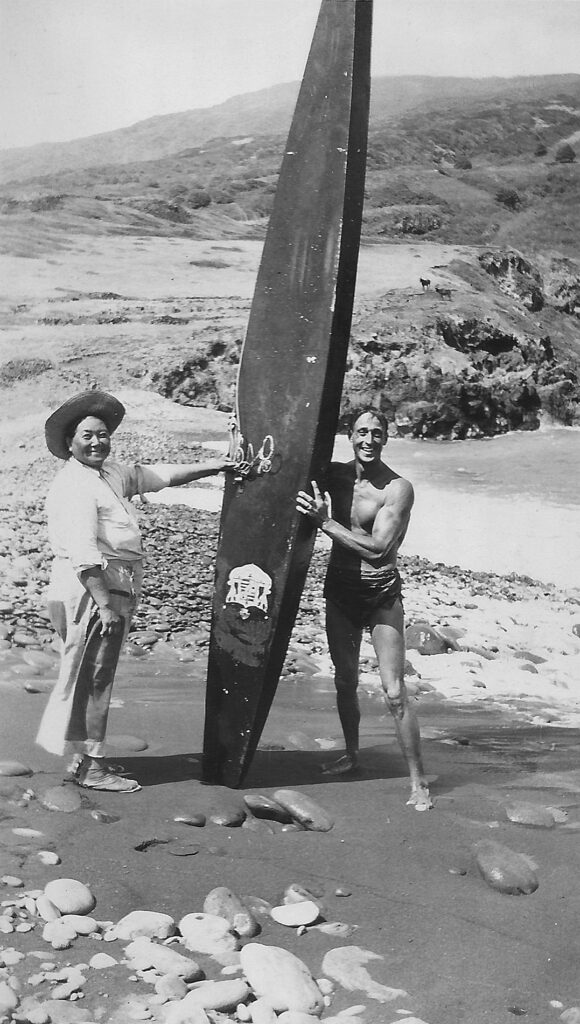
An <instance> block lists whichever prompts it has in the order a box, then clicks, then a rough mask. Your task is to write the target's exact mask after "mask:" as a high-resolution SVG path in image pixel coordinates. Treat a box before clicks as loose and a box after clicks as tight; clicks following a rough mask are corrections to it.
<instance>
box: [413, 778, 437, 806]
mask: <svg viewBox="0 0 580 1024" xmlns="http://www.w3.org/2000/svg"><path fill="white" fill-rule="evenodd" d="M407 807H414V808H415V810H416V811H430V810H431V808H432V807H433V801H432V799H431V796H430V794H429V787H428V785H427V783H426V782H419V783H416V784H415V785H414V786H413V787H412V789H411V796H410V797H409V799H408V800H407Z"/></svg>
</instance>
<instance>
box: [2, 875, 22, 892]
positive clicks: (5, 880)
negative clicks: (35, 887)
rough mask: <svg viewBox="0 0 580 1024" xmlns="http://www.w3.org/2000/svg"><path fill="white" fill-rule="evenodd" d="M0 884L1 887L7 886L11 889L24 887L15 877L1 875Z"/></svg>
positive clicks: (20, 880) (19, 879)
mask: <svg viewBox="0 0 580 1024" xmlns="http://www.w3.org/2000/svg"><path fill="white" fill-rule="evenodd" d="M0 882H2V884H3V885H9V886H10V887H11V888H12V889H19V888H20V887H21V886H23V885H24V882H23V881H22V879H21V878H18V876H17V875H2V878H0Z"/></svg>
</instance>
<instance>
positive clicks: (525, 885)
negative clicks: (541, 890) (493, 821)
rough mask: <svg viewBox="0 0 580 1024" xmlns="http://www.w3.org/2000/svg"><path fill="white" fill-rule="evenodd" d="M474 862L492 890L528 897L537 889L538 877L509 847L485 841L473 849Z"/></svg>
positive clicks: (520, 855) (521, 856)
mask: <svg viewBox="0 0 580 1024" xmlns="http://www.w3.org/2000/svg"><path fill="white" fill-rule="evenodd" d="M475 862H476V864H477V867H478V869H479V873H480V874H481V876H482V878H484V879H485V881H486V882H487V884H488V885H489V886H491V888H492V889H497V890H498V891H499V892H503V893H506V894H507V895H512V896H520V895H524V896H529V895H530V894H531V893H533V892H535V891H536V889H537V888H538V885H539V882H538V876H537V875H536V872H535V871H534V869H533V868H532V867H530V863H529V861H528V859H527V858H526V857H525V856H524V855H523V854H521V853H515V852H514V851H513V850H510V849H509V847H507V846H503V845H502V844H501V843H496V842H494V841H493V840H491V839H485V840H483V841H482V842H481V843H478V844H477V845H476V847H475Z"/></svg>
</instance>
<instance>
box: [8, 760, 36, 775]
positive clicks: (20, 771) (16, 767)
mask: <svg viewBox="0 0 580 1024" xmlns="http://www.w3.org/2000/svg"><path fill="white" fill-rule="evenodd" d="M0 775H32V769H31V768H28V767H27V765H25V764H22V763H21V762H20V761H0Z"/></svg>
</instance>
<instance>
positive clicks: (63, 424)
mask: <svg viewBox="0 0 580 1024" xmlns="http://www.w3.org/2000/svg"><path fill="white" fill-rule="evenodd" d="M124 415H125V406H124V405H123V404H122V403H121V402H120V401H119V399H118V398H115V397H114V396H113V395H108V394H107V392H106V391H83V393H82V394H81V395H75V396H74V398H69V399H68V401H66V402H64V403H63V405H61V406H60V407H59V408H58V409H56V410H55V412H53V413H52V415H51V416H49V417H48V419H47V421H46V423H45V425H44V434H45V437H46V444H47V447H48V450H49V451H50V452H52V454H53V455H56V457H57V458H59V459H69V458H70V451H69V448H68V444H67V440H66V439H67V436H70V431H71V427H72V426H73V424H75V423H78V422H79V420H82V419H84V418H85V416H96V417H97V418H98V419H100V420H102V421H103V423H105V424H106V425H107V428H108V430H109V432H110V433H111V434H112V433H113V432H114V431H115V430H116V429H117V427H118V426H119V424H120V423H121V420H122V419H123V416H124Z"/></svg>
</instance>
